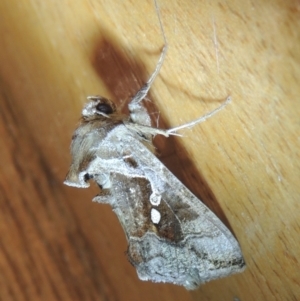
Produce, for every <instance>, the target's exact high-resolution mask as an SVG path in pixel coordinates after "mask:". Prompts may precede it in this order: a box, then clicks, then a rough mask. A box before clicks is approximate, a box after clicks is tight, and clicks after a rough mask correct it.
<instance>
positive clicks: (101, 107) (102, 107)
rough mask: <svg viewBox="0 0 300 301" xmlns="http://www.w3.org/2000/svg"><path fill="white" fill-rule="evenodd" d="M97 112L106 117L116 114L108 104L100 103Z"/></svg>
mask: <svg viewBox="0 0 300 301" xmlns="http://www.w3.org/2000/svg"><path fill="white" fill-rule="evenodd" d="M96 110H97V111H98V112H100V113H104V114H106V115H109V114H112V113H113V112H114V110H113V108H112V107H111V106H110V105H109V104H107V103H98V104H97V106H96Z"/></svg>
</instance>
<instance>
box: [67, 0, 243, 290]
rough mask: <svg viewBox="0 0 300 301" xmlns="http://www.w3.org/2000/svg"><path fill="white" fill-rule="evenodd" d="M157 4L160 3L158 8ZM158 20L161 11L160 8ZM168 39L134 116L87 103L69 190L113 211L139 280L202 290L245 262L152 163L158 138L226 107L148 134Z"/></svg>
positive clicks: (132, 108) (219, 227)
mask: <svg viewBox="0 0 300 301" xmlns="http://www.w3.org/2000/svg"><path fill="white" fill-rule="evenodd" d="M155 5H156V3H155ZM156 9H157V13H158V16H159V11H158V8H157V5H156ZM159 22H160V27H161V31H162V33H163V36H164V47H163V49H162V52H161V55H160V58H159V60H158V63H157V66H156V68H155V70H154V72H153V73H152V75H151V76H150V78H149V80H148V81H147V82H146V84H145V85H144V86H143V87H142V88H141V89H140V90H139V91H138V92H137V93H136V94H135V95H134V96H133V98H132V99H131V101H130V103H129V105H128V108H129V112H130V114H129V116H125V117H124V115H122V114H121V112H120V111H119V110H118V108H116V106H115V104H114V103H113V102H112V101H111V100H109V99H107V98H105V97H101V96H90V97H88V100H89V102H88V103H87V104H86V105H85V106H84V108H83V111H82V119H81V123H80V125H79V127H78V128H77V129H76V130H75V133H74V135H73V137H72V144H71V155H72V164H71V166H70V170H69V172H68V174H67V177H66V180H65V182H64V183H65V184H66V185H69V186H74V187H78V188H86V187H89V182H88V181H89V180H91V179H92V180H94V181H95V182H96V183H97V184H98V186H99V187H100V193H99V194H98V195H97V196H96V197H95V198H94V199H93V201H95V202H98V203H104V204H110V205H111V207H112V208H113V211H114V212H115V213H116V214H117V216H118V219H119V221H120V223H121V225H122V227H123V229H124V232H125V234H126V238H127V240H128V250H127V255H128V259H129V261H130V262H131V264H132V265H133V266H134V267H135V268H136V270H137V274H138V277H139V278H140V279H141V280H151V281H153V282H169V283H173V284H177V285H183V286H184V287H185V288H187V289H195V288H197V287H198V286H199V285H200V284H201V283H204V282H207V281H210V280H212V279H216V278H220V277H225V276H228V275H231V274H233V273H237V272H241V271H242V270H243V269H244V266H245V262H244V259H243V256H242V253H241V249H240V247H239V244H238V242H237V241H236V239H235V238H234V236H233V235H232V234H231V232H230V231H229V230H228V229H227V228H226V226H225V225H224V224H223V223H222V222H221V221H220V220H219V219H218V218H217V217H216V215H215V214H214V213H213V212H212V211H210V210H209V209H208V208H207V207H206V206H205V205H204V204H203V203H202V202H201V201H200V200H199V199H198V198H197V197H196V196H195V195H194V194H192V193H191V192H190V191H189V190H188V189H187V188H186V187H185V186H184V185H183V184H182V183H181V182H180V181H179V180H178V179H177V178H176V177H175V176H174V175H173V174H172V173H171V172H170V171H169V170H168V169H167V168H166V167H165V166H164V165H163V164H162V163H161V162H160V161H159V160H158V158H157V157H156V156H155V154H154V152H153V151H154V147H153V144H152V138H153V137H154V136H155V135H164V136H166V137H168V136H169V135H176V133H177V131H178V130H180V129H184V128H187V127H192V126H194V125H196V124H198V123H200V122H202V121H204V120H205V119H207V118H209V117H211V116H212V115H214V114H215V113H216V112H218V111H220V110H221V109H222V108H223V107H224V106H225V105H226V104H227V103H228V102H229V101H230V98H228V99H227V100H226V102H225V103H223V104H222V105H221V106H220V107H219V108H217V109H215V110H214V111H212V112H211V113H208V114H206V115H204V116H202V117H200V118H198V119H197V120H194V121H192V122H189V123H187V124H184V125H182V126H179V127H176V128H172V129H168V130H163V129H158V128H154V127H151V119H150V115H149V113H148V112H147V110H146V108H145V107H144V106H143V103H142V101H143V99H144V98H145V97H146V95H147V93H148V91H149V89H150V88H151V85H152V83H153V81H154V79H155V78H156V76H157V75H158V74H159V71H160V69H161V66H162V64H163V61H164V58H165V56H166V52H167V42H166V38H165V34H164V30H163V27H162V24H161V20H160V17H159Z"/></svg>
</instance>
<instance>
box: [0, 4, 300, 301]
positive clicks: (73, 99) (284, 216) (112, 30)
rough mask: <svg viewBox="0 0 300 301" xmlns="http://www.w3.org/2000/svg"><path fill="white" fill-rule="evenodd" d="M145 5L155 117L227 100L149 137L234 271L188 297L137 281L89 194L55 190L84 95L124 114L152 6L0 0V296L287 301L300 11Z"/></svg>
mask: <svg viewBox="0 0 300 301" xmlns="http://www.w3.org/2000/svg"><path fill="white" fill-rule="evenodd" d="M210 2H211V3H213V4H210ZM159 5H160V7H161V15H162V21H163V23H164V26H165V31H166V36H167V39H168V42H169V52H168V55H167V59H166V61H165V63H164V66H163V68H162V71H161V73H160V76H159V77H158V79H157V80H156V82H155V84H154V86H153V89H152V91H151V93H150V95H149V99H151V100H152V102H153V103H155V105H156V106H157V111H159V112H160V121H161V124H162V125H164V126H166V127H169V126H175V125H179V124H182V123H184V122H185V121H189V120H192V119H194V118H196V117H198V116H200V115H202V114H203V113H205V112H208V111H210V110H212V109H214V108H215V107H217V106H218V105H219V104H220V102H221V101H222V99H224V98H225V97H226V96H227V95H229V94H230V95H231V96H232V99H233V101H232V103H231V104H230V105H228V106H227V107H226V109H224V110H223V111H222V112H220V113H218V115H216V116H214V117H213V118H211V119H209V120H208V121H206V122H205V123H203V124H201V125H198V126H197V127H195V128H193V129H191V130H186V131H185V132H184V137H183V138H172V139H168V140H166V139H159V141H158V146H159V152H160V154H161V159H162V161H163V162H164V163H165V164H166V165H167V166H168V167H169V168H170V169H171V170H172V171H173V172H174V173H175V174H176V176H177V177H178V178H179V179H181V180H182V181H183V182H184V183H185V184H186V185H187V186H188V187H189V188H190V189H191V190H192V191H193V192H194V193H195V194H196V195H197V196H198V197H199V198H201V199H202V200H203V202H205V203H206V204H207V205H208V206H209V207H210V208H212V210H213V211H214V212H215V213H216V214H217V215H218V216H219V217H220V218H221V219H222V221H223V222H224V223H225V224H226V225H227V226H228V227H230V229H232V231H233V233H234V234H235V235H236V237H237V239H238V240H239V242H240V245H241V248H242V250H243V254H244V256H245V260H246V262H247V270H246V271H245V272H244V273H242V274H238V275H235V276H232V277H229V278H225V279H220V280H217V281H213V282H210V283H208V284H205V285H203V286H201V287H200V288H199V289H198V290H197V291H193V292H188V291H186V290H185V289H184V288H181V287H176V286H173V285H165V284H153V283H149V282H142V281H139V280H138V279H137V276H136V273H135V270H134V268H133V267H132V266H131V265H130V264H129V263H128V262H127V259H126V256H125V254H124V251H125V250H126V246H127V243H126V240H125V237H124V234H123V232H122V229H121V226H120V225H119V223H118V221H117V218H116V216H115V215H114V214H113V212H112V211H111V209H110V207H108V206H105V205H99V204H95V203H92V202H91V198H92V196H93V195H95V194H96V193H97V189H96V188H95V187H94V188H91V189H88V190H79V189H75V188H70V187H66V186H64V185H63V184H62V182H63V180H64V176H65V174H66V172H67V170H68V166H69V163H70V155H69V143H70V139H71V135H72V132H73V130H74V128H75V126H76V124H77V122H78V120H79V117H80V112H81V108H82V105H83V104H84V103H85V101H86V99H85V98H86V96H87V95H92V94H100V95H104V96H107V97H110V98H112V99H113V100H115V101H116V102H117V103H118V104H119V105H120V106H122V105H125V104H126V101H127V100H128V99H129V97H130V95H133V94H134V92H135V91H136V90H137V89H138V87H139V86H140V85H141V84H142V83H143V81H145V80H146V79H147V76H148V75H149V74H150V73H151V72H152V70H153V69H154V66H155V64H156V61H157V58H158V56H159V51H160V49H161V46H162V37H161V33H160V31H159V27H158V21H157V15H156V13H155V10H154V5H153V3H152V2H151V1H130V0H125V1H111V0H110V1H108V0H81V1H58V0H53V1H49V0H48V1H38V0H31V1H24V0H18V1H17V0H2V1H0V14H1V17H0V41H1V46H0V59H1V61H0V87H1V89H0V91H1V95H0V97H1V99H0V105H1V107H0V114H1V121H0V133H1V136H0V139H1V140H0V141H1V142H0V146H1V147H0V163H1V177H0V193H1V195H0V204H1V210H0V300H5V301H10V300H64V301H67V300H80V301H84V300H143V301H148V300H160V301H164V300H172V301H177V300H185V301H189V300H202V301H205V300H222V301H224V300H230V301H233V300H241V301H253V300H256V301H266V300H268V301H269V300H280V301H282V300H299V299H300V287H299V283H300V282H299V279H300V265H299V258H300V243H299V242H300V238H299V231H300V230H299V229H300V227H299V226H300V222H299V220H300V208H299V207H300V205H299V201H300V185H299V184H300V158H299V152H300V145H299V144H300V118H299V116H300V99H299V97H300V85H299V79H300V35H299V26H300V2H299V1H295V0H293V1H283V0H274V1H256V2H255V1H254V2H253V1H222V0H221V1H219V2H216V1H192V0H184V1H177V2H176V1H165V0H161V1H159ZM235 298H236V299H235ZM237 298H238V299H237Z"/></svg>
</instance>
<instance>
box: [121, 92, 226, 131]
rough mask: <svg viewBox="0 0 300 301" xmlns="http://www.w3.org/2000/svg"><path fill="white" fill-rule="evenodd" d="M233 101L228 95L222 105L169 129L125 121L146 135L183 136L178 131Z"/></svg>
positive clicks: (193, 124) (196, 122)
mask: <svg viewBox="0 0 300 301" xmlns="http://www.w3.org/2000/svg"><path fill="white" fill-rule="evenodd" d="M230 101H231V97H230V96H229V97H227V99H226V100H225V102H224V103H222V105H221V106H219V107H218V108H216V109H215V110H213V111H211V112H209V113H207V114H205V115H203V116H201V117H200V118H197V119H195V120H193V121H190V122H188V123H185V124H183V125H180V126H177V127H175V128H172V129H169V130H164V129H156V128H153V127H150V126H144V125H141V124H136V123H132V122H126V123H124V124H125V125H126V127H127V128H129V129H130V130H132V131H135V132H137V133H142V134H144V135H147V134H148V135H153V136H155V135H163V136H166V137H169V136H170V135H175V136H181V135H180V134H177V131H179V130H182V129H186V128H192V127H193V126H195V125H196V124H198V123H201V122H203V121H205V120H206V119H208V118H210V117H212V116H213V115H215V114H216V113H217V112H219V111H221V110H222V109H223V108H224V107H225V106H226V105H227V104H228V103H229V102H230Z"/></svg>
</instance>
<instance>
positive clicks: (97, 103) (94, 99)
mask: <svg viewBox="0 0 300 301" xmlns="http://www.w3.org/2000/svg"><path fill="white" fill-rule="evenodd" d="M88 100H90V102H88V103H87V104H86V105H85V106H84V108H83V110H82V118H83V119H84V120H86V121H89V120H94V119H98V118H99V117H102V118H103V117H105V118H110V117H111V116H110V115H112V114H114V113H115V112H116V106H115V104H114V103H113V102H112V101H111V100H109V99H107V98H105V97H102V96H89V97H88Z"/></svg>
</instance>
